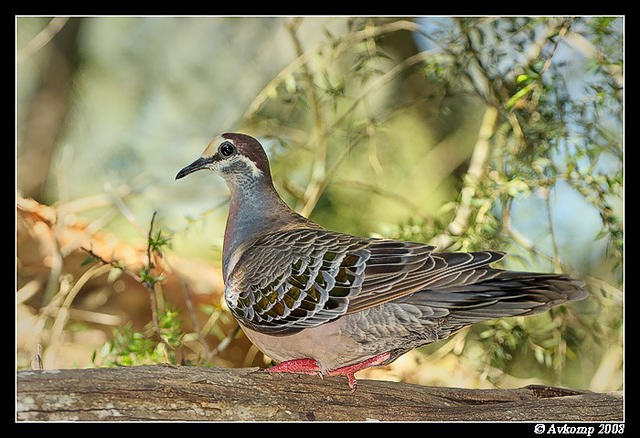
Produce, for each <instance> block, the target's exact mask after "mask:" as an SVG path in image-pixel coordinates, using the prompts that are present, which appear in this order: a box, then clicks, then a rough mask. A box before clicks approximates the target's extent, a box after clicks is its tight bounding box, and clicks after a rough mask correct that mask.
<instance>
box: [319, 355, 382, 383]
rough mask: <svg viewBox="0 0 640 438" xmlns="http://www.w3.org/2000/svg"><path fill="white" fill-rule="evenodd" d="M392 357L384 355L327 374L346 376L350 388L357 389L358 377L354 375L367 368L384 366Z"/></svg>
mask: <svg viewBox="0 0 640 438" xmlns="http://www.w3.org/2000/svg"><path fill="white" fill-rule="evenodd" d="M389 357H391V353H388V352H387V353H382V354H380V355H378V356H375V357H372V358H371V359H367V360H364V361H362V362H358V363H356V364H353V365H349V366H346V367H342V368H337V369H335V370H331V371H329V372H328V373H327V374H329V375H330V376H337V375H346V376H347V378H348V379H349V388H351V389H355V387H356V376H354V374H355V373H356V372H358V371H360V370H364V369H365V368H371V367H375V366H378V365H382V364H383V363H385V362H386V361H387V360H389Z"/></svg>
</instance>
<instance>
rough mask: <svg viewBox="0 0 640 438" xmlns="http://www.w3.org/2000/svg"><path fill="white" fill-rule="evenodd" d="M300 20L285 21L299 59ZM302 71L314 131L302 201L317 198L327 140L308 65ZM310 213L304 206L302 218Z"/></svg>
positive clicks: (323, 172) (323, 171)
mask: <svg viewBox="0 0 640 438" xmlns="http://www.w3.org/2000/svg"><path fill="white" fill-rule="evenodd" d="M300 20H301V19H300V18H296V19H290V20H288V21H287V26H286V27H287V30H288V31H289V34H290V35H291V39H292V40H293V44H294V46H295V48H296V54H297V55H298V56H299V57H300V56H302V55H303V54H304V52H303V50H302V44H301V42H300V39H299V38H298V34H297V32H296V29H297V27H298V25H299V23H300ZM302 71H303V74H304V76H305V78H306V80H307V83H308V86H309V93H310V95H311V108H312V109H313V116H314V129H313V132H312V134H311V136H310V138H311V139H312V141H310V142H309V143H310V144H312V145H314V149H315V159H314V160H313V167H312V171H311V178H310V179H309V183H308V185H307V188H306V190H305V193H304V199H316V198H317V197H318V194H317V191H318V182H319V181H322V179H323V178H324V174H325V172H326V167H327V138H326V135H325V134H324V120H323V117H322V111H321V109H320V99H319V97H318V93H317V92H316V86H315V83H314V81H313V73H312V72H311V69H310V68H309V64H308V63H305V64H303V65H302ZM314 205H315V204H314ZM310 213H311V212H310V211H309V212H307V211H306V205H304V206H303V208H302V212H301V214H302V215H303V216H308V215H309V214H310Z"/></svg>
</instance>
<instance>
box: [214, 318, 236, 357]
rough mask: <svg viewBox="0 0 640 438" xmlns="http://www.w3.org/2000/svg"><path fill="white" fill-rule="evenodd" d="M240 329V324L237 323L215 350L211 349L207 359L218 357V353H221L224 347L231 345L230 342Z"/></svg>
mask: <svg viewBox="0 0 640 438" xmlns="http://www.w3.org/2000/svg"><path fill="white" fill-rule="evenodd" d="M239 331H240V326H239V325H236V326H235V327H234V328H233V329H232V330H231V331H230V332H229V334H228V335H227V336H226V337H225V338H224V339H223V340H222V341H221V342H220V343H219V344H218V346H217V347H216V348H214V349H213V350H211V352H209V353H208V354H207V361H210V360H211V359H213V358H214V357H216V356H217V355H218V354H220V353H221V352H222V351H224V349H226V348H227V346H229V344H230V343H231V341H232V340H233V338H235V337H236V335H237V334H238V332H239Z"/></svg>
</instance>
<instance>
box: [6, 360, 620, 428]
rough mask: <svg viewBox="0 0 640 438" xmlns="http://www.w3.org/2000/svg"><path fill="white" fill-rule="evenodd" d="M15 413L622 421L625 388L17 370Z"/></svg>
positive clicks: (212, 371) (164, 370) (251, 372)
mask: <svg viewBox="0 0 640 438" xmlns="http://www.w3.org/2000/svg"><path fill="white" fill-rule="evenodd" d="M17 389H18V392H17V405H16V406H17V413H16V419H17V420H18V421H48V420H63V421H74V420H83V421H173V420H180V421H190V420H197V421H211V420H220V421H500V422H502V421H512V422H513V421H553V422H560V421H570V422H578V421H623V396H622V392H610V393H594V392H587V391H579V390H573V389H565V388H556V387H547V386H537V385H536V386H527V387H524V388H518V389H488V390H487V389H483V390H475V389H460V388H440V387H428V386H420V385H412V384H406V383H397V382H385V381H374V380H359V381H358V384H357V387H356V389H355V391H351V389H350V388H349V386H348V384H347V380H346V378H344V377H342V376H338V377H324V378H320V377H319V376H312V375H297V374H295V375H294V374H270V373H266V372H264V371H260V370H258V369H257V368H239V369H228V368H201V367H187V366H168V365H167V366H162V365H153V366H136V367H122V368H93V369H73V370H39V371H32V370H29V371H18V376H17Z"/></svg>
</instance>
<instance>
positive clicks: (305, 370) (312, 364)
mask: <svg viewBox="0 0 640 438" xmlns="http://www.w3.org/2000/svg"><path fill="white" fill-rule="evenodd" d="M265 371H267V372H269V373H299V374H318V373H320V367H319V366H318V363H317V362H316V361H315V360H313V359H293V360H285V361H284V362H280V363H279V364H278V365H274V366H272V367H269V368H266V369H265Z"/></svg>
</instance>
